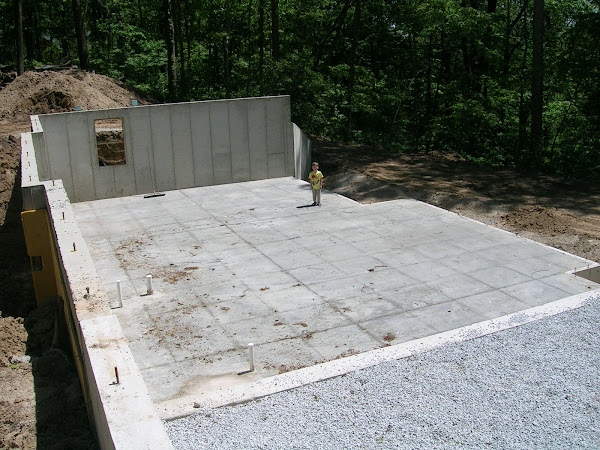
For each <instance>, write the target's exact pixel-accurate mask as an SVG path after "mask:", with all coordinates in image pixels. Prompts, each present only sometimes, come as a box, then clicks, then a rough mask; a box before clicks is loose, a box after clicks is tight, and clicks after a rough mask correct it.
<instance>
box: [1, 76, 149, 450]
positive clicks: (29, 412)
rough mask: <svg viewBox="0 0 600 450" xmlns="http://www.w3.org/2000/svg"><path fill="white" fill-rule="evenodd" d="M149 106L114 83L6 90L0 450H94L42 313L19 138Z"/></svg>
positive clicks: (36, 79) (32, 81) (37, 82)
mask: <svg viewBox="0 0 600 450" xmlns="http://www.w3.org/2000/svg"><path fill="white" fill-rule="evenodd" d="M133 99H136V100H137V101H138V104H146V103H147V102H146V101H144V100H143V99H141V98H139V97H138V96H137V95H135V94H133V93H131V92H129V91H128V90H126V89H125V88H123V87H122V86H120V85H118V84H117V83H115V81H113V80H111V79H110V78H108V77H105V76H102V75H97V74H94V73H84V72H79V71H64V72H27V73H25V74H23V75H21V76H20V77H17V78H16V79H15V80H14V81H12V82H11V83H10V84H8V85H7V86H6V87H4V88H3V89H2V90H0V279H2V280H3V282H4V283H5V284H4V286H3V289H2V290H0V417H2V421H0V448H27V449H31V448H65V449H66V448H73V449H75V448H77V449H79V448H81V449H83V448H85V449H93V448H96V447H97V445H96V441H95V437H94V434H93V431H92V429H91V428H90V424H89V422H88V419H87V413H86V409H85V405H84V401H83V396H82V393H81V387H80V385H79V380H78V378H77V375H76V372H75V368H74V366H73V363H72V361H71V359H70V352H69V349H68V346H67V345H65V344H64V343H61V342H60V341H57V339H56V336H55V333H54V328H55V315H56V309H57V307H56V305H47V306H44V307H40V308H37V307H36V303H35V293H34V291H33V285H32V281H31V274H30V266H29V258H28V256H27V252H26V249H25V240H24V237H23V231H22V227H21V219H20V212H21V205H22V200H21V189H20V187H21V186H20V158H21V148H20V133H21V132H24V131H29V130H30V122H29V116H30V115H32V114H45V113H53V112H63V111H73V110H75V107H76V106H81V107H82V109H83V110H86V109H105V108H115V107H121V106H128V105H130V104H131V100H133Z"/></svg>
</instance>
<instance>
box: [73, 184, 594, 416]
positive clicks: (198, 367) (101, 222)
mask: <svg viewBox="0 0 600 450" xmlns="http://www.w3.org/2000/svg"><path fill="white" fill-rule="evenodd" d="M310 203H311V198H310V191H309V187H308V184H307V183H305V182H303V181H300V180H297V179H293V178H278V179H269V180H260V181H252V182H244V183H237V184H228V185H216V186H206V187H200V188H191V189H182V190H177V191H168V192H166V195H165V196H163V197H155V198H144V197H143V196H142V195H139V196H131V197H122V198H114V199H109V200H98V201H91V202H84V203H77V204H74V205H73V209H74V211H75V213H76V218H77V221H78V223H79V226H80V228H81V231H82V234H83V235H84V238H85V239H86V242H87V245H88V246H89V248H90V253H91V255H92V257H93V259H94V261H95V264H96V269H97V272H98V275H99V276H100V278H101V280H102V283H103V285H104V288H105V290H106V292H107V293H108V296H109V297H110V299H111V303H114V301H116V299H117V297H116V296H117V289H116V282H117V280H120V281H121V284H122V292H123V307H122V308H118V309H113V313H114V314H115V315H116V316H117V317H118V319H119V322H120V323H121V326H122V328H123V332H124V334H125V337H126V339H127V340H128V343H129V346H130V349H131V352H132V354H133V357H134V359H135V361H136V363H137V364H138V366H139V368H140V371H141V373H142V376H143V378H144V382H145V383H146V385H147V387H148V389H149V391H150V395H151V397H152V400H153V401H154V402H155V405H157V409H158V410H159V411H166V412H163V415H164V417H169V414H170V413H169V411H171V412H172V411H175V410H177V411H179V412H181V411H184V410H186V408H188V409H190V408H192V405H191V403H190V399H192V398H194V396H206V395H209V394H210V393H211V392H214V391H216V390H218V389H222V388H231V387H232V386H235V387H236V389H237V386H239V385H248V386H250V385H252V386H257V384H256V383H257V382H258V381H257V380H266V379H268V378H269V377H272V376H274V375H277V374H280V373H283V372H288V371H290V370H296V369H300V368H304V367H309V366H314V365H315V364H319V363H325V362H327V361H332V360H337V359H340V358H344V357H349V356H352V355H355V354H358V353H362V352H367V351H370V350H374V349H377V348H382V347H388V346H393V345H395V344H399V343H404V342H408V341H411V340H413V339H420V338H425V337H427V336H431V335H434V334H437V333H440V332H446V331H448V330H454V329H456V328H459V327H465V326H470V325H472V324H475V323H479V322H482V321H485V320H488V319H494V318H497V317H500V316H504V315H506V314H510V313H516V312H519V311H522V310H524V309H526V308H529V307H532V306H538V305H542V304H545V303H549V302H552V301H555V300H559V299H563V298H566V297H569V296H571V295H574V294H582V293H585V292H588V291H590V290H592V289H596V288H598V285H597V284H596V283H594V282H592V281H589V280H586V279H583V278H580V277H577V276H576V275H573V274H572V273H570V272H572V271H574V270H581V269H584V268H586V267H592V266H596V264H595V263H593V262H591V261H587V260H584V259H582V258H579V257H576V256H573V255H569V254H566V253H564V252H561V251H559V250H556V249H553V248H550V247H547V246H544V245H542V244H538V243H535V242H532V241H529V240H527V239H524V238H521V237H518V236H515V235H513V234H511V233H507V232H504V231H501V230H498V229H495V228H493V227H490V226H486V225H484V224H481V223H478V222H475V221H473V220H470V219H467V218H463V217H460V216H458V215H456V214H453V213H449V212H447V211H444V210H442V209H439V208H435V207H432V206H430V205H427V204H424V203H421V202H418V201H415V200H409V199H405V200H395V201H390V202H385V203H378V204H373V205H360V204H358V203H355V202H353V201H351V200H349V199H347V198H344V197H341V196H338V195H336V194H333V193H330V192H327V191H325V192H323V194H322V204H323V206H322V207H307V205H308V204H310ZM148 274H151V275H152V277H153V280H152V281H153V288H154V290H153V293H151V294H149V293H148V292H147V286H146V279H145V277H146V275H148ZM248 343H254V344H255V368H256V370H255V371H254V372H252V373H244V372H247V371H248V369H249V361H248V348H247V344H248ZM259 384H260V383H259ZM240 389H243V388H240ZM253 389H254V388H253ZM269 389H272V388H269ZM167 404H168V405H169V407H168V408H166V407H165V408H161V405H167ZM174 405H175V406H174Z"/></svg>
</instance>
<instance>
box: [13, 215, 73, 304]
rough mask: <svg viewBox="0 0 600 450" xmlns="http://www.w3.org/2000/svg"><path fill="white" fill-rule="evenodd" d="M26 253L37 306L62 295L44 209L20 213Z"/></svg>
mask: <svg viewBox="0 0 600 450" xmlns="http://www.w3.org/2000/svg"><path fill="white" fill-rule="evenodd" d="M21 222H22V224H23V232H24V233H25V244H26V245H27V254H28V255H29V258H30V261H31V275H32V278H33V286H34V288H35V296H36V299H37V304H38V306H40V305H43V304H44V303H46V302H48V301H49V300H51V299H52V298H54V297H56V296H63V293H62V289H60V288H59V286H58V285H57V280H59V279H60V278H58V277H57V270H56V256H55V251H54V242H53V240H52V237H51V236H52V235H51V233H50V226H49V221H48V212H47V211H46V210H45V209H38V210H34V211H23V212H22V213H21Z"/></svg>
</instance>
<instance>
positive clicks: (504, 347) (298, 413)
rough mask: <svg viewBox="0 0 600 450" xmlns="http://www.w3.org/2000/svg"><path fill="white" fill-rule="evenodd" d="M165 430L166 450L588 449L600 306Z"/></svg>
mask: <svg viewBox="0 0 600 450" xmlns="http://www.w3.org/2000/svg"><path fill="white" fill-rule="evenodd" d="M165 426H166V429H167V432H168V434H169V436H170V438H171V440H172V442H173V446H174V447H175V448H176V449H200V448H218V449H223V448H236V449H240V448H261V449H279V448H307V449H312V448H456V447H464V448H498V449H516V448H518V449H526V448H527V449H528V448H595V449H598V448H600V298H595V299H593V300H590V301H589V303H587V304H586V305H585V306H583V307H581V308H579V309H576V310H573V311H569V312H565V313H561V314H558V315H556V316H552V317H549V318H546V319H542V320H538V321H536V322H532V323H529V324H526V325H522V326H519V327H516V328H513V329H510V330H505V331H501V332H498V333H495V334H493V335H489V336H485V337H482V338H478V339H473V340H470V341H466V342H462V343H458V344H448V345H445V346H442V347H439V348H438V349H436V350H433V351H430V352H428V353H423V354H420V355H417V356H413V357H410V358H405V359H401V360H397V361H392V362H388V363H383V364H380V365H378V366H375V367H372V368H369V369H364V370H360V371H358V372H353V373H350V374H347V375H345V376H341V377H338V378H334V379H330V380H326V381H323V382H320V383H315V384H312V385H309V386H304V387H301V388H298V389H294V390H291V391H287V392H282V393H279V394H275V395H271V396H268V397H265V398H262V399H259V400H256V401H253V402H250V403H246V404H242V405H237V406H229V407H223V408H218V409H212V410H200V411H199V412H198V413H196V414H194V415H192V416H188V417H185V418H182V419H177V420H174V421H170V422H165Z"/></svg>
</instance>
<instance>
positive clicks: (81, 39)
mask: <svg viewBox="0 0 600 450" xmlns="http://www.w3.org/2000/svg"><path fill="white" fill-rule="evenodd" d="M72 4H73V19H74V21H75V34H76V36H77V53H78V54H79V67H81V69H83V70H88V69H89V68H90V56H89V53H88V44H87V37H86V34H85V26H84V23H83V14H82V13H81V3H80V1H79V0H72Z"/></svg>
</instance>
